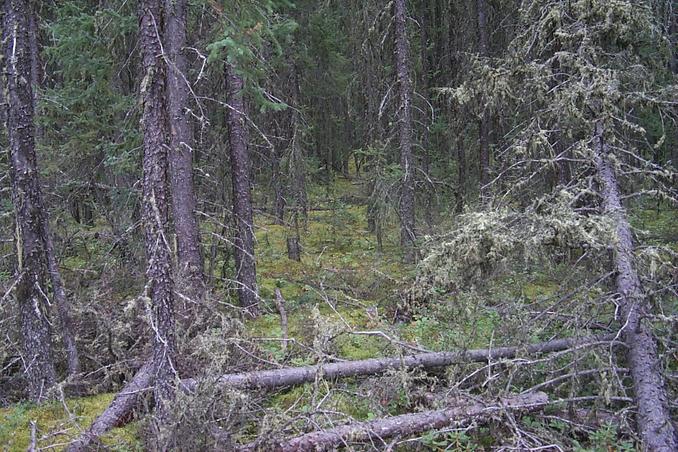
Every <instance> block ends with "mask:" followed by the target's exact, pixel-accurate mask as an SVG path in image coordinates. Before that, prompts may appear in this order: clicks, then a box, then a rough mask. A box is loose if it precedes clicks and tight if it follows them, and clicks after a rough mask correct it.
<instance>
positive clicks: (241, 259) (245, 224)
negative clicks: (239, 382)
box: [226, 63, 259, 316]
mask: <svg viewBox="0 0 678 452" xmlns="http://www.w3.org/2000/svg"><path fill="white" fill-rule="evenodd" d="M226 83H227V87H226V93H227V94H226V95H227V102H228V105H229V108H228V112H227V122H228V130H229V140H230V144H231V146H230V150H231V181H232V183H233V215H234V216H235V222H236V239H235V267H236V281H237V283H238V299H239V300H240V305H241V306H242V307H243V308H245V309H246V310H247V312H248V313H249V315H251V316H256V315H257V314H258V311H259V307H258V303H259V294H258V292H257V267H256V262H255V259H254V222H253V218H252V192H251V187H250V173H249V171H250V169H249V167H250V156H249V152H248V150H247V135H246V134H247V131H246V128H245V103H244V102H243V94H242V90H243V80H242V77H240V76H239V75H238V74H237V73H236V72H235V68H234V67H233V66H232V65H230V64H228V63H227V64H226Z"/></svg>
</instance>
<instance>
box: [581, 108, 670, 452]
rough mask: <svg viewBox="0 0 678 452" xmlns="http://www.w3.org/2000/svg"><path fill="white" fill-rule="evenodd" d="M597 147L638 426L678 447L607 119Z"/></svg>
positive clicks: (663, 445) (660, 442) (661, 447)
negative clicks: (611, 156) (612, 235)
mask: <svg viewBox="0 0 678 452" xmlns="http://www.w3.org/2000/svg"><path fill="white" fill-rule="evenodd" d="M593 146H594V153H595V154H594V158H595V165H596V169H597V173H598V178H599V180H600V183H601V196H602V199H603V209H604V212H605V214H606V215H607V216H608V217H610V219H612V221H613V222H614V226H615V233H616V237H615V242H614V252H615V256H614V266H615V270H616V272H617V292H618V295H619V302H618V305H619V307H620V314H621V318H620V322H621V324H622V330H621V332H622V335H623V338H624V342H625V343H626V345H627V346H628V352H627V359H628V361H629V368H630V370H631V377H632V379H633V388H634V392H635V399H636V402H637V404H638V413H637V422H638V430H639V431H640V436H641V438H642V440H643V443H644V446H645V447H646V448H647V449H648V450H652V451H675V450H677V449H678V444H676V436H675V431H674V427H673V424H672V423H671V414H670V411H669V408H668V397H667V394H666V389H665V385H664V378H663V376H662V374H661V367H660V362H659V359H658V357H657V344H656V343H655V340H654V338H653V337H652V332H651V331H650V328H649V327H648V325H647V324H645V323H644V322H643V318H644V317H646V316H647V315H649V314H650V312H649V311H650V309H649V306H648V303H647V301H646V300H645V294H644V293H643V289H642V287H641V284H640V280H639V278H638V274H637V272H636V268H635V263H634V245H633V237H632V235H631V227H630V225H629V222H628V218H627V216H626V210H625V209H624V206H623V205H622V202H621V195H620V190H619V184H618V183H617V178H616V175H615V171H614V169H613V167H612V165H611V164H610V162H609V161H608V159H607V157H608V149H607V144H606V142H605V136H604V127H603V124H602V122H601V121H598V122H596V125H595V132H594V137H593Z"/></svg>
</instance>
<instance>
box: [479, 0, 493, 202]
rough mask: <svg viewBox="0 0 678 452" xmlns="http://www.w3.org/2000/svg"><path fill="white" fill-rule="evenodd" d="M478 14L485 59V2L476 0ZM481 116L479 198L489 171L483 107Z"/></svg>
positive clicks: (487, 125)
mask: <svg viewBox="0 0 678 452" xmlns="http://www.w3.org/2000/svg"><path fill="white" fill-rule="evenodd" d="M476 9H477V13H478V41H479V44H480V56H481V57H483V58H487V57H488V56H489V53H490V50H489V49H490V46H489V33H488V30H487V0H476ZM482 108H483V112H482V116H481V118H480V121H479V122H478V129H479V134H480V137H479V141H480V196H481V198H484V197H485V196H486V193H485V192H486V191H487V187H485V186H486V185H487V184H488V183H489V181H490V178H489V170H490V115H489V113H488V112H487V110H486V108H485V107H484V106H483V107H482Z"/></svg>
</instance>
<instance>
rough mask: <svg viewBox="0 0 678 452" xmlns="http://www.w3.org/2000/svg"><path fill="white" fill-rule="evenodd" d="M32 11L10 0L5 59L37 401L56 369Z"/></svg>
mask: <svg viewBox="0 0 678 452" xmlns="http://www.w3.org/2000/svg"><path fill="white" fill-rule="evenodd" d="M29 15H30V9H29V4H28V2H27V1H26V0H7V1H6V2H5V23H4V27H3V28H4V33H3V34H4V35H5V39H4V60H5V64H6V72H7V93H8V103H9V108H8V111H7V132H8V138H9V173H10V179H11V185H12V201H13V204H14V210H15V214H16V229H17V230H16V240H17V261H18V268H17V277H18V284H17V298H18V302H19V311H20V318H21V333H22V336H23V353H24V356H23V360H24V366H25V369H26V370H25V372H26V380H27V382H28V393H29V397H30V399H31V400H33V401H36V402H41V401H43V400H44V399H45V398H46V396H47V391H48V390H49V389H50V388H51V387H52V386H53V385H54V384H55V382H56V372H55V370H54V362H53V356H52V339H51V331H50V326H49V319H48V314H47V313H48V303H49V301H48V300H47V297H46V295H45V294H46V292H47V284H46V279H47V278H46V276H47V275H46V270H47V265H48V258H47V240H46V237H45V215H44V212H45V206H44V204H43V200H42V192H41V189H40V181H39V177H38V164H37V159H36V154H35V135H34V133H35V125H34V110H33V105H34V99H33V88H32V86H31V85H32V80H33V77H32V70H31V51H30V43H29V36H28V29H29V26H28V24H29Z"/></svg>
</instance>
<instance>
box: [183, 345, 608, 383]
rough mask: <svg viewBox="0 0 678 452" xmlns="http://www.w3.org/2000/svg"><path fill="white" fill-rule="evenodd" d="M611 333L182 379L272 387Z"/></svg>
mask: <svg viewBox="0 0 678 452" xmlns="http://www.w3.org/2000/svg"><path fill="white" fill-rule="evenodd" d="M613 338H614V335H604V336H592V337H586V338H581V339H556V340H553V341H548V342H542V343H539V344H533V345H527V346H517V347H497V348H482V349H476V350H460V351H451V352H432V353H419V354H414V355H407V356H402V357H395V358H373V359H364V360H359V361H343V362H339V363H329V364H321V365H316V366H304V367H288V368H283V369H273V370H260V371H254V372H246V373H240V374H227V375H222V376H221V377H218V378H214V379H212V380H210V379H209V378H200V379H195V378H188V379H185V380H182V382H181V383H182V386H183V388H184V389H185V390H187V391H194V390H195V389H197V387H198V385H199V384H204V383H211V384H216V385H223V386H229V387H233V388H240V389H248V388H250V389H252V388H265V389H274V388H280V387H285V386H292V385H298V384H303V383H308V382H312V381H315V380H316V378H317V377H318V376H322V377H323V378H326V379H331V378H345V377H355V376H360V375H375V374H380V373H383V372H386V371H387V370H390V369H403V368H405V369H413V368H418V367H422V368H435V367H444V366H450V365H453V364H460V363H469V362H487V361H495V360H500V359H511V358H515V357H516V356H519V355H535V354H541V353H552V352H558V351H562V350H567V349H570V348H573V347H577V346H585V345H593V344H596V343H606V342H609V341H610V340H612V339H613Z"/></svg>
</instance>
